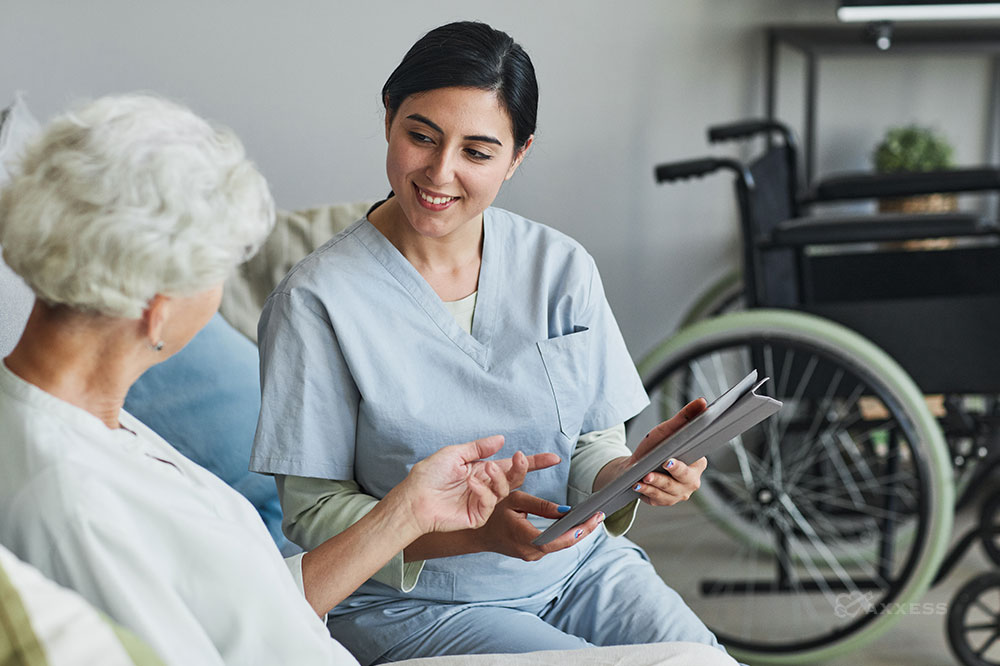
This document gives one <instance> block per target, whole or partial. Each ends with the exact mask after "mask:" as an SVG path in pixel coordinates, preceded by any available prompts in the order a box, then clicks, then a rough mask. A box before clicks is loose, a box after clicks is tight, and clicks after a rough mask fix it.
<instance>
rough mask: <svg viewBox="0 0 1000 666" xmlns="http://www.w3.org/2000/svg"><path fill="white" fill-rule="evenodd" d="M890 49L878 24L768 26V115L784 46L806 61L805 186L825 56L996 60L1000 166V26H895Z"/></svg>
mask: <svg viewBox="0 0 1000 666" xmlns="http://www.w3.org/2000/svg"><path fill="white" fill-rule="evenodd" d="M891 30H892V33H891V46H890V48H889V49H888V50H884V51H883V50H880V49H879V48H878V47H877V46H876V43H875V41H876V33H875V30H874V24H867V25H866V24H852V25H840V24H824V25H809V24H799V25H776V26H770V27H768V28H767V33H766V34H767V60H766V77H767V80H766V85H765V91H764V94H765V97H764V105H765V107H764V108H765V114H766V115H767V117H768V118H769V119H774V118H775V113H776V105H777V92H778V91H777V87H778V67H779V61H780V58H781V47H782V46H784V47H788V48H791V49H794V50H796V51H798V52H799V53H801V54H802V56H803V57H804V59H805V77H804V79H805V80H804V87H805V104H804V106H805V118H804V119H803V137H802V139H803V144H804V145H803V147H804V153H805V155H804V157H805V159H804V160H803V162H804V170H805V174H804V175H805V184H806V185H807V186H808V185H810V184H812V182H813V177H814V175H815V168H816V113H817V111H816V106H817V96H818V92H819V91H818V90H817V83H816V82H817V74H818V67H819V61H820V59H821V58H823V57H831V56H833V57H835V56H843V55H852V56H857V55H870V56H871V57H881V58H886V57H895V56H906V55H934V54H941V55H958V54H961V55H967V54H982V55H983V56H985V57H988V58H990V59H991V62H992V64H991V67H992V72H991V75H990V91H989V97H988V98H989V106H990V108H989V115H988V116H987V117H988V118H989V119H990V122H989V127H988V128H987V141H988V142H989V143H988V146H989V147H988V150H987V155H988V160H989V162H990V163H992V164H997V163H998V162H1000V22H990V23H976V24H974V25H969V24H954V23H933V24H927V23H897V24H893V25H892V26H891Z"/></svg>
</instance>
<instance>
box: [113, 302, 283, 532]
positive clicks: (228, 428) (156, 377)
mask: <svg viewBox="0 0 1000 666" xmlns="http://www.w3.org/2000/svg"><path fill="white" fill-rule="evenodd" d="M257 368H258V360H257V348H256V347H255V346H254V344H253V343H252V342H250V341H249V340H247V339H246V338H245V337H244V336H243V335H242V334H240V333H239V332H238V331H236V329H234V328H233V327H232V326H230V325H229V323H228V322H226V320H225V319H223V318H222V315H219V314H216V315H215V316H214V317H213V318H212V319H211V321H209V323H208V325H206V326H205V328H203V329H202V330H201V331H200V332H199V333H198V334H197V335H196V336H195V337H194V338H193V339H192V340H191V342H189V343H188V344H187V346H185V347H184V348H183V349H182V350H181V351H179V352H178V353H176V354H174V355H173V356H171V357H170V358H168V359H166V360H165V361H164V362H162V363H158V364H156V365H154V366H153V367H151V368H150V369H149V370H147V371H146V372H145V373H144V374H143V375H142V377H140V378H139V380H138V381H137V382H136V383H135V384H133V385H132V388H131V389H130V390H129V392H128V396H127V397H126V398H125V409H126V411H128V412H129V413H130V414H132V415H133V416H135V417H136V418H138V419H139V420H140V421H142V422H143V423H145V424H146V425H148V426H149V427H150V428H152V429H153V430H154V431H155V432H156V433H157V434H158V435H160V437H162V438H163V439H165V440H167V441H168V442H170V444H171V445H173V447H174V448H176V449H177V450H178V451H180V452H181V453H183V454H184V455H185V456H187V457H188V458H190V459H191V460H193V461H194V462H196V463H198V464H199V465H201V466H202V467H204V468H205V469H207V470H209V471H210V472H212V473H213V474H215V475H216V476H218V477H219V478H221V479H222V480H223V481H225V482H226V483H227V484H229V485H230V486H232V487H233V488H234V489H236V490H237V491H238V492H239V493H240V494H242V495H243V496H244V497H246V498H247V499H248V500H250V502H251V503H252V504H253V505H254V507H255V508H256V509H257V511H258V512H259V513H260V516H261V518H262V519H263V520H264V523H265V524H266V525H267V529H268V531H270V533H271V536H272V537H273V538H274V540H275V543H277V545H278V547H279V548H281V549H282V550H287V549H289V548H290V547H291V544H290V543H289V542H288V541H287V539H285V537H284V535H282V533H281V505H280V503H279V501H278V493H277V489H276V488H275V485H274V479H273V478H272V477H269V476H264V475H262V474H256V473H254V472H250V471H249V470H248V465H249V462H250V449H251V447H252V446H253V437H254V430H255V429H256V427H257V414H258V412H259V411H260V377H259V374H258V370H257Z"/></svg>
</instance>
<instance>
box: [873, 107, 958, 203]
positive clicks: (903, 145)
mask: <svg viewBox="0 0 1000 666" xmlns="http://www.w3.org/2000/svg"><path fill="white" fill-rule="evenodd" d="M954 152H955V151H954V149H953V148H952V146H951V144H950V143H948V141H947V140H946V139H945V138H944V137H943V136H941V135H940V134H938V133H937V132H935V131H934V130H933V129H931V128H929V127H922V126H920V125H915V124H911V125H903V126H900V127H891V128H889V129H888V130H887V131H886V133H885V137H884V138H883V139H882V141H881V142H880V143H879V144H878V145H877V146H875V151H874V152H873V153H872V161H873V162H874V164H875V171H877V172H878V173H908V172H910V173H912V172H915V171H940V170H943V169H950V168H952V167H953V166H954V165H955V163H954V159H953V154H954ZM956 207H957V203H956V198H955V195H954V194H927V195H922V196H914V197H905V198H899V199H882V200H881V201H880V202H879V210H881V211H882V212H902V213H927V212H941V211H949V210H955V208H956Z"/></svg>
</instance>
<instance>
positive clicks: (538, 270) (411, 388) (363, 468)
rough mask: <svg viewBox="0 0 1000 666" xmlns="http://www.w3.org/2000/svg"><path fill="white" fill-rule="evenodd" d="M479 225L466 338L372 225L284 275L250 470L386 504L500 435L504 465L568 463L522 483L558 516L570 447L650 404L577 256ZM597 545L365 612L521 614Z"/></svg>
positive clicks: (570, 249) (512, 218) (381, 589)
mask: <svg viewBox="0 0 1000 666" xmlns="http://www.w3.org/2000/svg"><path fill="white" fill-rule="evenodd" d="M483 225H484V232H483V233H484V236H483V251H482V265H481V268H480V275H479V285H478V296H477V299H476V305H475V312H474V315H473V320H472V331H471V334H470V333H468V332H466V331H464V330H462V327H461V326H460V325H459V324H458V323H457V322H456V321H455V318H454V316H453V315H452V313H451V312H449V310H448V309H447V307H446V306H445V304H444V303H443V302H442V301H441V299H440V298H439V297H438V295H437V294H436V293H435V292H434V290H433V289H432V288H431V287H430V285H429V284H427V282H426V281H425V280H424V279H423V277H422V276H421V275H420V274H419V273H418V272H417V270H416V269H415V268H414V267H413V266H412V265H411V264H410V263H409V262H408V261H407V260H406V258H405V257H403V256H402V254H400V253H399V251H398V250H397V249H396V248H395V247H394V246H393V245H392V244H391V243H390V242H389V241H388V240H387V239H386V238H385V237H384V236H383V235H382V234H381V233H380V232H379V231H378V230H377V229H375V228H374V227H373V226H372V225H371V223H370V222H368V220H366V219H362V220H359V221H358V222H357V223H355V224H354V225H352V226H351V227H349V228H348V229H346V230H345V231H343V232H341V233H340V234H339V235H337V236H335V237H334V238H332V239H331V240H330V241H328V242H327V243H326V244H324V245H323V246H322V247H320V248H319V249H318V250H316V251H315V252H314V253H313V254H311V255H310V256H309V257H307V258H306V259H304V260H303V261H302V262H300V263H299V264H298V265H297V266H296V267H295V268H294V269H292V271H291V272H290V273H289V274H288V276H286V278H285V279H284V280H283V281H282V282H281V283H280V284H279V285H278V287H277V288H276V289H275V291H274V292H273V293H272V294H271V296H270V297H269V299H268V301H267V303H266V305H265V307H264V310H263V314H262V316H261V322H260V325H259V344H260V353H261V381H262V406H261V416H260V421H259V423H258V429H257V436H256V440H255V445H254V451H253V456H252V458H251V469H253V470H254V471H259V472H266V473H272V474H279V475H292V476H302V477H317V478H327V479H343V480H350V479H353V480H355V481H356V482H357V483H358V484H359V486H360V487H361V489H362V490H363V491H364V492H366V493H368V494H370V495H372V496H374V497H377V498H381V497H383V496H385V494H386V493H388V491H389V490H390V489H391V488H392V487H394V486H395V485H396V484H398V483H399V482H400V481H402V480H403V478H405V476H406V474H407V473H408V472H409V470H410V468H411V467H412V466H413V465H414V464H415V463H416V462H417V461H419V460H421V459H422V458H425V457H427V456H428V455H430V454H432V453H434V452H435V451H436V450H438V449H439V448H440V447H442V446H445V445H448V444H455V443H460V442H465V441H469V440H472V439H476V438H479V437H484V436H488V435H491V434H502V435H504V436H505V438H506V439H505V445H504V448H503V450H502V451H501V452H500V453H499V454H498V456H499V457H506V456H510V455H512V454H513V453H514V452H515V451H517V450H521V451H524V452H525V453H526V454H529V455H530V454H533V453H542V452H553V453H556V454H558V455H559V456H560V457H561V458H562V462H561V463H560V464H559V465H557V466H555V467H552V468H549V469H546V470H540V471H537V472H532V473H530V474H529V475H528V477H527V479H526V481H525V484H524V486H523V487H522V490H523V491H525V492H527V493H530V494H532V495H537V496H539V497H542V498H545V499H547V500H550V501H553V502H556V503H559V504H565V503H566V500H567V485H568V479H569V464H570V459H571V456H572V453H573V450H574V447H575V445H576V442H577V438H578V436H579V435H580V433H581V432H592V431H597V430H602V429H606V428H610V427H611V426H614V425H616V424H620V423H622V422H623V421H625V420H626V419H628V418H629V417H631V416H633V415H634V414H636V413H638V412H639V411H640V410H641V409H642V408H643V407H645V406H646V404H648V399H647V398H646V394H645V392H644V391H643V388H642V383H641V381H640V379H639V376H638V373H637V372H636V370H635V366H634V364H633V362H632V359H631V357H630V356H629V354H628V350H627V349H626V347H625V344H624V341H623V340H622V337H621V333H620V332H619V330H618V326H617V323H616V322H615V319H614V316H613V314H612V312H611V309H610V307H609V306H608V303H607V300H606V298H605V296H604V289H603V286H602V284H601V280H600V276H599V274H598V271H597V268H596V266H595V264H594V261H593V259H592V257H591V256H590V255H589V254H588V253H587V252H586V251H585V250H584V249H583V248H582V246H580V245H579V244H578V243H577V242H576V241H574V240H573V239H571V238H569V237H568V236H566V235H564V234H562V233H560V232H558V231H555V230H554V229H551V228H549V227H546V226H544V225H542V224H538V223H535V222H532V221H530V220H527V219H525V218H523V217H520V216H518V215H515V214H512V213H510V212H507V211H504V210H501V209H498V208H489V209H487V210H486V211H485V212H484V220H483ZM535 521H536V523H537V525H538V526H539V527H540V528H541V527H544V526H545V525H547V524H548V523H550V522H551V521H549V520H545V519H540V518H535ZM596 542H597V540H595V539H585V540H584V541H583V543H580V544H577V545H576V546H573V547H572V548H568V549H566V550H563V551H560V552H558V553H553V554H550V555H548V556H546V557H544V558H542V559H541V560H540V561H538V562H532V563H529V562H523V561H521V560H517V559H513V558H509V557H506V556H503V555H499V554H496V553H476V554H469V555H462V556H457V557H448V558H438V559H433V560H428V561H427V562H426V564H425V567H424V570H423V572H422V573H421V575H420V578H419V580H418V582H417V584H416V586H415V587H414V588H413V589H412V590H410V591H409V592H406V593H404V592H402V591H399V590H394V589H392V588H390V587H389V586H386V585H382V584H381V583H377V582H375V581H369V582H368V583H366V584H365V585H364V586H363V587H362V589H361V590H360V591H359V595H366V594H383V595H386V596H389V597H392V596H398V597H409V598H420V599H428V600H439V601H448V602H454V601H467V602H475V601H484V600H490V599H496V598H508V599H509V598H517V597H522V596H524V597H526V596H530V595H532V594H535V593H537V592H539V591H540V590H543V589H545V588H547V587H548V586H549V585H551V583H552V582H553V581H556V580H558V579H559V578H560V577H561V576H563V575H564V574H565V572H567V571H569V570H570V569H572V568H573V567H574V565H575V564H576V563H578V562H579V561H581V559H582V558H585V557H586V556H587V554H588V553H589V551H590V549H591V548H593V547H594V544H595V543H596ZM349 601H350V600H349Z"/></svg>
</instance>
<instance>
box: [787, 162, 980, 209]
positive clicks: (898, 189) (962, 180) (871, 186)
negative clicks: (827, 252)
mask: <svg viewBox="0 0 1000 666" xmlns="http://www.w3.org/2000/svg"><path fill="white" fill-rule="evenodd" d="M984 190H1000V169H995V168H991V167H979V168H972V169H951V170H946V171H925V172H919V173H879V174H876V173H852V174H845V175H842V176H834V177H832V178H828V179H827V180H824V181H821V182H819V183H816V184H815V185H814V186H813V187H812V188H811V189H810V191H809V193H808V194H807V195H806V197H805V198H804V203H817V202H821V201H839V200H847V199H875V198H882V197H906V196H912V195H917V194H935V193H939V192H981V191H984Z"/></svg>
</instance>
